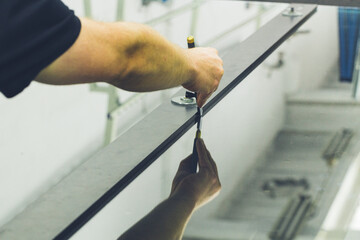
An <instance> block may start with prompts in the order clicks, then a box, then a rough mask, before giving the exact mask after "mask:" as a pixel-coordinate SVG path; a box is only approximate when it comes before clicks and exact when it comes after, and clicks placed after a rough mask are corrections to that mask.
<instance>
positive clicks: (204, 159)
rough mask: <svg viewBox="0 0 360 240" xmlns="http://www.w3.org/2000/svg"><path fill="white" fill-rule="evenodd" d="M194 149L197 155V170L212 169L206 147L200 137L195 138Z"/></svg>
mask: <svg viewBox="0 0 360 240" xmlns="http://www.w3.org/2000/svg"><path fill="white" fill-rule="evenodd" d="M196 150H197V154H198V156H199V171H201V170H204V169H212V166H211V163H210V162H209V160H208V156H207V152H206V147H205V144H204V141H203V140H202V139H197V140H196Z"/></svg>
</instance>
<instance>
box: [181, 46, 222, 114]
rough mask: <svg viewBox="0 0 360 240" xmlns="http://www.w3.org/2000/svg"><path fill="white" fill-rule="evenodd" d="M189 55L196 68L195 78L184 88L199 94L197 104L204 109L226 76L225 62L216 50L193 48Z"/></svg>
mask: <svg viewBox="0 0 360 240" xmlns="http://www.w3.org/2000/svg"><path fill="white" fill-rule="evenodd" d="M187 54H188V57H189V62H191V63H192V64H193V66H194V67H195V76H194V78H193V79H191V80H190V81H189V82H187V83H185V84H183V87H184V88H186V89H188V90H190V91H193V92H197V93H198V97H197V103H198V106H199V107H202V106H203V105H204V104H205V102H206V100H207V99H208V98H209V97H210V96H211V94H212V93H213V92H215V91H216V89H217V88H218V86H219V83H220V80H221V78H222V76H223V74H224V68H223V61H222V60H221V58H220V57H219V55H218V51H217V50H216V49H214V48H191V49H188V50H187Z"/></svg>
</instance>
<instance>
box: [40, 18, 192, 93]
mask: <svg viewBox="0 0 360 240" xmlns="http://www.w3.org/2000/svg"><path fill="white" fill-rule="evenodd" d="M81 22H82V30H81V32H80V35H79V37H78V39H77V41H76V42H75V43H74V45H73V46H72V47H71V48H70V49H69V50H68V51H67V52H65V53H64V54H63V55H62V56H61V57H59V58H58V59H57V60H55V61H54V62H53V63H52V64H51V65H49V66H48V67H47V68H45V69H44V70H43V71H42V72H41V73H40V74H39V75H38V76H37V78H36V80H37V81H39V82H43V83H48V84H56V85H63V84H76V83H92V82H107V83H110V84H113V85H115V86H117V87H120V88H122V89H126V90H131V91H154V90H160V89H166V88H170V87H175V86H179V85H182V84H185V83H186V82H187V81H189V80H191V78H192V77H193V74H194V72H195V71H194V70H193V66H192V64H191V62H189V61H190V60H189V58H188V57H187V54H186V50H184V49H181V48H180V47H178V46H176V45H174V44H172V43H170V42H169V41H167V40H166V39H165V38H163V37H162V36H161V35H160V34H158V33H157V32H156V31H154V30H152V29H151V28H150V27H147V26H145V25H142V24H137V23H125V22H118V23H101V22H95V21H92V20H88V19H81Z"/></svg>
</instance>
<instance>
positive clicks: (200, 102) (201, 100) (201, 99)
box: [197, 93, 211, 108]
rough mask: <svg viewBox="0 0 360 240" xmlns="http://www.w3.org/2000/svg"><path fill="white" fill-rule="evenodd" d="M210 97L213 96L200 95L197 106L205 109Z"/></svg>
mask: <svg viewBox="0 0 360 240" xmlns="http://www.w3.org/2000/svg"><path fill="white" fill-rule="evenodd" d="M210 96H211V94H208V95H204V94H201V93H199V95H198V97H197V105H198V106H199V107H200V108H201V107H203V106H204V104H205V103H206V101H207V100H208V98H209V97H210Z"/></svg>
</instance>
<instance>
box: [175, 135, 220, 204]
mask: <svg viewBox="0 0 360 240" xmlns="http://www.w3.org/2000/svg"><path fill="white" fill-rule="evenodd" d="M196 148H197V152H198V156H199V172H198V173H193V172H192V169H191V166H192V164H191V163H192V161H194V159H193V156H192V155H190V156H189V157H187V158H186V159H184V160H183V161H182V162H181V163H180V166H179V169H178V172H177V173H176V175H175V178H174V181H173V185H172V189H171V193H170V198H176V199H182V200H185V201H188V202H191V203H193V204H194V207H195V209H197V208H199V207H201V206H202V205H204V204H206V203H207V202H209V201H210V200H212V199H213V198H214V197H216V196H217V195H218V193H219V192H220V189H221V185H220V180H219V176H218V171H217V167H216V164H215V162H214V160H213V159H212V157H211V155H210V152H209V151H208V150H207V149H206V146H205V144H204V141H203V140H202V139H198V140H197V141H196Z"/></svg>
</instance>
